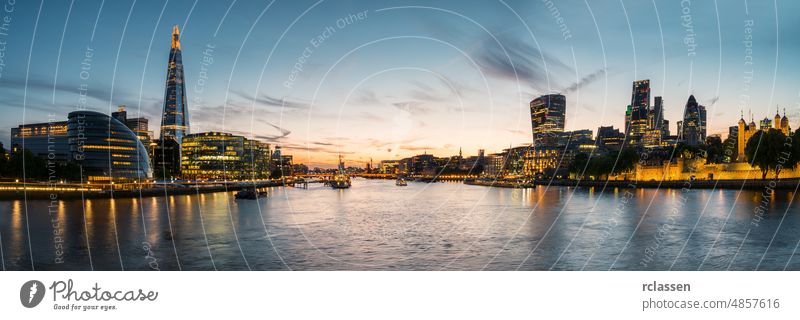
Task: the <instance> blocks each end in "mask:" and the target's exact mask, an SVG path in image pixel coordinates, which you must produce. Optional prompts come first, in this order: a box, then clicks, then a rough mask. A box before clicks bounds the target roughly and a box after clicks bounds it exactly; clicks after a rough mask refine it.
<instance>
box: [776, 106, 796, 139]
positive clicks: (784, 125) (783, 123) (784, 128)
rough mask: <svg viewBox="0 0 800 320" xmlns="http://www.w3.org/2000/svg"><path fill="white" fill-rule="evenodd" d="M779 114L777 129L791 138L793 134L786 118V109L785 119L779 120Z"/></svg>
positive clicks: (784, 112)
mask: <svg viewBox="0 0 800 320" xmlns="http://www.w3.org/2000/svg"><path fill="white" fill-rule="evenodd" d="M778 116H779V115H778V113H777V112H776V113H775V121H774V122H773V124H774V125H775V129H778V130H781V132H783V134H784V135H786V136H789V135H790V134H791V132H792V127H790V126H789V118H787V117H786V109H785V108H784V109H783V117H782V118H779V117H778Z"/></svg>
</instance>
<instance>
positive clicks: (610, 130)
mask: <svg viewBox="0 0 800 320" xmlns="http://www.w3.org/2000/svg"><path fill="white" fill-rule="evenodd" d="M597 140H598V144H599V145H600V146H601V147H604V148H606V149H608V150H616V151H619V150H620V149H622V143H623V142H624V141H625V133H622V132H620V131H619V129H614V126H608V127H602V126H601V127H599V128H597Z"/></svg>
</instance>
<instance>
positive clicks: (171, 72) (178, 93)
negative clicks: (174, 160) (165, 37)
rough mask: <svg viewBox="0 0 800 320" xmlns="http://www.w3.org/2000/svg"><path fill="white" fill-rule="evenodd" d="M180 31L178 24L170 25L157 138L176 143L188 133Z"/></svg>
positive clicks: (179, 142)
mask: <svg viewBox="0 0 800 320" xmlns="http://www.w3.org/2000/svg"><path fill="white" fill-rule="evenodd" d="M180 35H181V32H180V30H179V29H178V26H177V25H175V26H174V27H172V38H171V41H172V49H171V50H170V51H169V61H168V62H167V79H166V86H165V87H166V88H165V90H164V111H163V113H162V114H161V134H160V135H159V139H161V140H164V139H165V138H171V139H174V140H175V141H176V142H177V143H178V144H181V143H182V142H183V137H184V136H185V135H186V134H188V133H189V107H188V105H187V104H186V100H187V99H186V88H185V86H184V83H185V81H184V77H183V58H182V57H181V40H180Z"/></svg>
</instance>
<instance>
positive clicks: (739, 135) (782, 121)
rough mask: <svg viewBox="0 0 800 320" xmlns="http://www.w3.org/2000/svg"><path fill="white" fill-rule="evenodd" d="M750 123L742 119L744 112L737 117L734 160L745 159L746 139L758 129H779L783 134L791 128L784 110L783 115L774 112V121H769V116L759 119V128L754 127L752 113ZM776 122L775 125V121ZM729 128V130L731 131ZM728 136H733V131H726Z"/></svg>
mask: <svg viewBox="0 0 800 320" xmlns="http://www.w3.org/2000/svg"><path fill="white" fill-rule="evenodd" d="M750 117H751V119H750V123H749V124H748V123H746V122H745V121H744V113H742V115H741V117H740V118H739V122H738V125H737V127H735V128H736V132H735V137H736V144H737V156H736V161H738V162H743V161H745V160H746V158H745V155H744V148H745V147H746V146H747V140H750V138H752V137H753V135H755V134H756V132H758V130H759V129H760V130H763V131H767V130H769V129H771V128H772V129H778V130H781V132H783V133H784V134H785V135H788V134H791V130H792V128H791V127H789V118H787V117H786V111H784V115H783V117H781V116H780V115H779V114H775V122H773V121H771V120H770V119H769V118H765V119H764V120H761V123H760V128H756V123H755V122H754V121H753V120H752V115H751V116H750ZM776 122H777V123H778V124H777V125H776V124H775V123H776ZM733 128H734V127H732V128H731V131H733ZM728 134H729V136H734V135H733V134H734V133H733V132H729V133H728Z"/></svg>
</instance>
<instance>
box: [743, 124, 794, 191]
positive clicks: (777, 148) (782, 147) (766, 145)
mask: <svg viewBox="0 0 800 320" xmlns="http://www.w3.org/2000/svg"><path fill="white" fill-rule="evenodd" d="M797 138H800V136H798V133H797V132H795V134H794V135H793V138H792V139H791V140H787V139H786V135H784V134H783V132H781V131H780V130H778V129H769V130H768V131H758V132H756V134H754V135H753V136H752V137H750V139H749V140H747V144H746V145H745V148H744V154H745V156H746V157H747V161H748V162H750V165H751V166H753V167H758V168H759V170H761V179H766V178H767V173H768V172H769V171H774V172H775V179H777V178H778V176H779V175H780V173H781V170H782V169H785V168H789V169H794V168H795V167H796V166H797V163H798V161H800V154H798V152H797V151H796V150H797V147H796V145H797V144H798V143H793V141H794V140H795V139H797Z"/></svg>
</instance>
